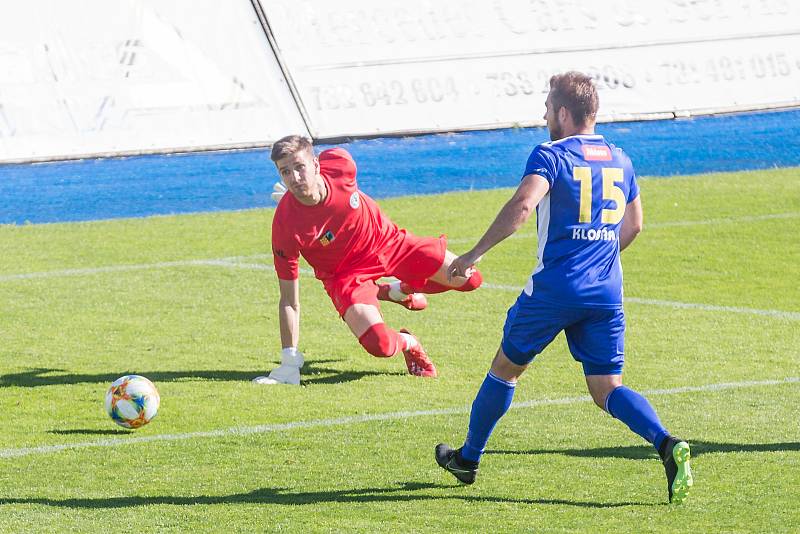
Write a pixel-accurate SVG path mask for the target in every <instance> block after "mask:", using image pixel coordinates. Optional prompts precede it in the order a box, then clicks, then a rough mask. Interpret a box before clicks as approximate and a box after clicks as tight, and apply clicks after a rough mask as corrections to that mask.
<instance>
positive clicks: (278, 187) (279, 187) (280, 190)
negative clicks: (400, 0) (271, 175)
mask: <svg viewBox="0 0 800 534" xmlns="http://www.w3.org/2000/svg"><path fill="white" fill-rule="evenodd" d="M285 194H286V186H285V185H283V182H275V185H273V186H272V194H271V195H270V196H271V197H272V200H274V201H275V202H280V201H281V199H282V198H283V195H285Z"/></svg>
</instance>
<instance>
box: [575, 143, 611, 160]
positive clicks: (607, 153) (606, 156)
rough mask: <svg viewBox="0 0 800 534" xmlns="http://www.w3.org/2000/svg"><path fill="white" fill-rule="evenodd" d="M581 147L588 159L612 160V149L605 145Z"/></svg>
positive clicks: (584, 157) (584, 156)
mask: <svg viewBox="0 0 800 534" xmlns="http://www.w3.org/2000/svg"><path fill="white" fill-rule="evenodd" d="M581 148H582V149H583V159H585V160H586V161H611V149H610V148H608V147H607V146H605V145H583V146H581Z"/></svg>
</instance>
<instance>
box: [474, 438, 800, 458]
mask: <svg viewBox="0 0 800 534" xmlns="http://www.w3.org/2000/svg"><path fill="white" fill-rule="evenodd" d="M689 445H690V446H691V448H692V456H693V457H697V456H700V455H702V454H711V453H727V452H782V451H800V442H795V441H789V442H783V443H717V442H713V441H701V440H697V441H694V440H689ZM486 454H531V455H536V454H563V455H565V456H579V457H584V458H626V459H629V460H647V459H657V458H658V454H656V451H655V449H654V448H653V447H651V446H650V445H640V446H635V447H598V448H594V449H529V450H519V451H505V450H487V451H486Z"/></svg>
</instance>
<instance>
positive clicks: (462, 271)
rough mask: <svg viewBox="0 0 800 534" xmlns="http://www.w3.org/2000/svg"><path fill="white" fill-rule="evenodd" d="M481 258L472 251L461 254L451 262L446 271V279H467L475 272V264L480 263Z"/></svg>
mask: <svg viewBox="0 0 800 534" xmlns="http://www.w3.org/2000/svg"><path fill="white" fill-rule="evenodd" d="M482 258H483V256H476V255H475V253H474V252H473V251H471V250H470V251H469V252H467V253H466V254H462V255H461V256H459V257H457V258H456V259H454V260H453V263H451V264H450V267H449V268H448V269H447V279H448V280H452V279H453V278H456V277H459V276H461V277H463V278H469V277H470V276H472V273H474V272H475V264H476V263H478V262H479V261H481V259H482Z"/></svg>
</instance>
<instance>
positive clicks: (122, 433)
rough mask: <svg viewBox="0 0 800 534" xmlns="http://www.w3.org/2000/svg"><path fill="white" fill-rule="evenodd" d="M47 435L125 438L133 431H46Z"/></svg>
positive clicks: (93, 429) (91, 429) (81, 429)
mask: <svg viewBox="0 0 800 534" xmlns="http://www.w3.org/2000/svg"><path fill="white" fill-rule="evenodd" d="M47 432H48V433H49V434H61V435H65V436H68V435H70V434H82V435H97V436H125V435H128V434H132V433H133V430H124V429H122V428H112V429H110V430H100V429H97V428H73V429H70V430H48V431H47Z"/></svg>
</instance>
